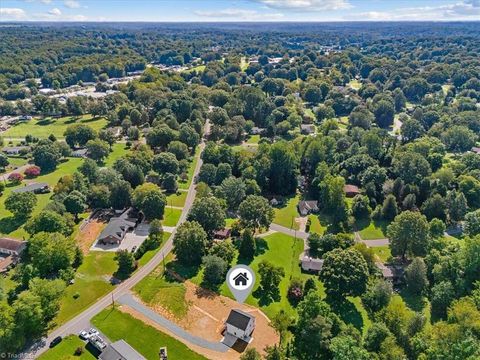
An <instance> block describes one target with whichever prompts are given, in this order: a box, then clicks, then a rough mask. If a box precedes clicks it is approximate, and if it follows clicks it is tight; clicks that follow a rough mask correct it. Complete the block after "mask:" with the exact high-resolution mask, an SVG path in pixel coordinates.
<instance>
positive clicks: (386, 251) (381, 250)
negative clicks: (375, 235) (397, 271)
mask: <svg viewBox="0 0 480 360" xmlns="http://www.w3.org/2000/svg"><path fill="white" fill-rule="evenodd" d="M372 250H373V252H374V253H375V255H377V256H378V258H379V259H380V260H381V261H382V262H386V261H387V260H388V259H389V258H391V256H392V253H391V251H390V247H389V246H376V247H372Z"/></svg>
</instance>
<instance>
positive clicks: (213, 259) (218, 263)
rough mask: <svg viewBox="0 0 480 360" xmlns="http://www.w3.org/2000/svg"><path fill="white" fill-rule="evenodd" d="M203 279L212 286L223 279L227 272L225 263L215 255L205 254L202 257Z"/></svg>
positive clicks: (215, 285) (218, 283)
mask: <svg viewBox="0 0 480 360" xmlns="http://www.w3.org/2000/svg"><path fill="white" fill-rule="evenodd" d="M202 262H203V266H204V270H203V281H204V282H205V283H207V284H209V285H210V286H213V287H214V288H215V287H217V286H218V285H220V284H221V283H223V282H224V281H225V274H226V273H227V263H226V262H225V260H223V259H222V258H221V257H218V256H216V255H207V256H204V257H203V260H202Z"/></svg>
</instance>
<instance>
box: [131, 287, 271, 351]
mask: <svg viewBox="0 0 480 360" xmlns="http://www.w3.org/2000/svg"><path fill="white" fill-rule="evenodd" d="M184 285H185V287H186V294H185V300H186V301H187V302H188V303H189V304H190V306H189V308H188V312H187V315H186V316H185V317H184V318H183V319H181V320H178V319H176V318H175V317H173V316H172V315H171V314H170V313H169V312H167V311H165V310H164V309H162V308H161V307H160V306H156V307H155V308H154V310H155V311H156V312H158V313H159V314H161V315H163V316H165V317H166V318H168V319H169V320H171V321H173V322H175V323H177V324H178V325H179V326H181V327H183V328H184V329H185V330H187V331H188V332H190V333H191V334H193V335H196V336H198V337H202V338H204V339H206V340H209V341H221V340H222V337H223V336H222V330H223V328H224V322H225V320H226V319H227V317H228V314H229V313H230V310H231V309H234V308H236V309H241V310H243V311H245V312H248V313H251V314H253V315H254V316H255V319H256V327H255V331H254V333H253V341H252V342H251V343H250V344H249V345H248V346H249V347H250V346H253V347H255V348H256V349H257V350H258V351H259V352H260V353H263V350H264V349H265V347H266V346H268V345H274V344H276V343H278V341H279V337H278V335H277V334H276V333H275V330H274V329H273V328H272V327H271V326H270V320H269V319H268V318H267V316H266V315H265V314H263V312H261V311H260V310H259V309H257V308H255V307H252V306H249V305H245V304H239V303H237V302H236V301H234V300H232V299H230V298H227V297H224V296H220V295H217V294H215V293H212V292H210V291H207V290H204V289H202V288H199V287H197V286H196V285H194V284H193V283H191V282H189V281H186V282H185V283H184ZM123 311H127V312H129V313H131V314H133V315H134V316H135V317H137V318H140V319H141V320H143V321H144V322H146V323H148V324H150V325H152V326H154V327H156V328H158V329H160V330H162V331H163V332H166V333H168V334H169V335H172V336H173V334H171V333H169V332H168V331H167V330H166V329H163V328H161V327H160V326H159V325H158V324H155V323H153V322H151V321H150V320H148V319H146V318H145V317H144V316H142V315H141V314H138V313H137V312H135V311H134V310H132V309H129V308H125V307H124V309H123ZM174 337H175V336H174ZM176 338H177V337H176ZM177 339H178V340H180V341H182V342H185V341H184V340H183V339H181V338H177ZM185 343H186V344H187V345H188V346H189V347H191V348H192V349H193V350H195V351H196V352H198V353H200V354H202V355H204V356H206V357H208V358H209V359H218V360H223V359H225V360H237V359H239V357H240V355H241V353H240V352H238V351H237V350H233V349H232V350H229V351H228V352H227V353H216V352H213V351H211V350H205V349H203V348H200V347H198V346H192V345H191V344H190V343H187V342H185ZM242 350H244V349H242Z"/></svg>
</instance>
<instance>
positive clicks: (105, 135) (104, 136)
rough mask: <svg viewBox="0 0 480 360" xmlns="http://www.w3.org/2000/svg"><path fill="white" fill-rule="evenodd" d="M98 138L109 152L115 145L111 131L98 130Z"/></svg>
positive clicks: (114, 138)
mask: <svg viewBox="0 0 480 360" xmlns="http://www.w3.org/2000/svg"><path fill="white" fill-rule="evenodd" d="M98 138H99V139H100V140H102V141H105V142H106V143H107V144H108V146H109V147H110V150H111V149H112V145H113V144H115V140H116V137H115V133H114V132H113V130H112V129H104V130H100V132H99V133H98Z"/></svg>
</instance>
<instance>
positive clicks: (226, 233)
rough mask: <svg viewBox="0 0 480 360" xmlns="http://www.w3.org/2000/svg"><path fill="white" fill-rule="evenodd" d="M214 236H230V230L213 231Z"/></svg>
mask: <svg viewBox="0 0 480 360" xmlns="http://www.w3.org/2000/svg"><path fill="white" fill-rule="evenodd" d="M215 236H218V237H229V236H230V229H221V230H217V231H215Z"/></svg>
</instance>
